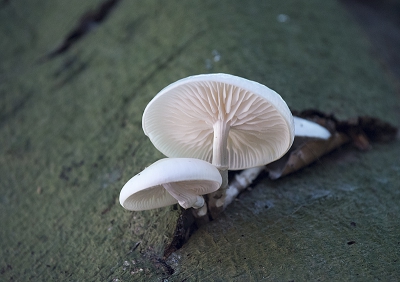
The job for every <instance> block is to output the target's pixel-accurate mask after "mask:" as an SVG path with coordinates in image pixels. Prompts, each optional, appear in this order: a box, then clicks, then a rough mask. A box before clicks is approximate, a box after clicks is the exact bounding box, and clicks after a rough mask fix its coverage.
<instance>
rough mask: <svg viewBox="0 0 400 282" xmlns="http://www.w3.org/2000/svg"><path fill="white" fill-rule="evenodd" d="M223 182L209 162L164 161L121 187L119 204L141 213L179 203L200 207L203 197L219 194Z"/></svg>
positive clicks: (191, 160) (183, 159) (187, 206)
mask: <svg viewBox="0 0 400 282" xmlns="http://www.w3.org/2000/svg"><path fill="white" fill-rule="evenodd" d="M221 183H222V179H221V175H220V173H219V172H218V170H217V169H216V168H215V167H214V166H213V165H211V164H210V163H208V162H206V161H203V160H199V159H190V158H168V159H161V160H159V161H157V162H155V163H154V164H152V165H150V166H149V167H147V168H146V169H145V170H143V171H142V172H140V173H139V174H137V175H135V176H134V177H132V178H131V179H130V180H129V181H128V182H127V183H126V184H125V185H124V187H123V188H122V190H121V193H120V196H119V201H120V204H121V205H122V206H123V207H124V208H125V209H127V210H133V211H141V210H149V209H155V208H160V207H165V206H169V205H173V204H176V203H179V204H180V205H181V206H182V207H183V208H185V209H187V208H190V207H193V208H201V207H202V206H203V205H204V199H203V197H202V196H201V195H204V194H208V193H211V192H214V191H216V190H217V189H218V188H219V187H220V186H221Z"/></svg>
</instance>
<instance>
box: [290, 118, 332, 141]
mask: <svg viewBox="0 0 400 282" xmlns="http://www.w3.org/2000/svg"><path fill="white" fill-rule="evenodd" d="M293 120H294V127H295V135H296V136H301V137H313V138H320V139H328V138H329V137H331V133H330V132H329V131H328V130H327V129H326V128H325V127H323V126H321V125H319V124H318V123H315V122H312V121H309V120H306V119H303V118H299V117H295V116H294V117H293Z"/></svg>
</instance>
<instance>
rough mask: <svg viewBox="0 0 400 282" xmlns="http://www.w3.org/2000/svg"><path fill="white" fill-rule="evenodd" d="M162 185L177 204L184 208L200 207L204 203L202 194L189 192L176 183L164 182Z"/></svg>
mask: <svg viewBox="0 0 400 282" xmlns="http://www.w3.org/2000/svg"><path fill="white" fill-rule="evenodd" d="M162 186H163V187H164V188H165V190H167V191H168V193H170V194H171V196H172V197H174V198H175V199H176V200H177V201H178V203H179V205H180V206H181V207H182V208H184V209H188V208H195V209H198V208H201V207H202V206H203V205H204V198H203V197H202V196H199V195H196V194H194V193H190V192H191V191H190V190H187V189H184V188H183V187H181V186H180V185H179V184H177V183H164V184H162Z"/></svg>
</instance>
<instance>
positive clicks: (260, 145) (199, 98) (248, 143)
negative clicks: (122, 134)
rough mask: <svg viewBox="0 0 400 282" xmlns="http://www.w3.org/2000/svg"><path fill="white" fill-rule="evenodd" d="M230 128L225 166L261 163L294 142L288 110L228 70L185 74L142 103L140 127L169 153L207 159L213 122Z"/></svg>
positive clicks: (258, 86) (276, 98)
mask: <svg viewBox="0 0 400 282" xmlns="http://www.w3.org/2000/svg"><path fill="white" fill-rule="evenodd" d="M218 120H223V121H226V123H227V124H228V126H229V128H230V129H229V137H228V139H227V147H228V148H227V150H228V152H227V154H228V168H229V169H231V170H237V169H245V168H249V167H254V166H259V165H264V164H267V163H270V162H272V161H274V160H276V159H279V158H280V157H281V156H282V155H283V154H285V153H286V152H287V151H288V149H289V148H290V146H291V145H292V143H293V139H294V125H293V117H292V114H291V112H290V110H289V108H288V106H287V105H286V103H285V102H284V101H283V99H282V98H281V96H280V95H279V94H277V93H276V92H275V91H273V90H271V89H269V88H268V87H266V86H264V85H262V84H260V83H257V82H254V81H250V80H247V79H244V78H241V77H237V76H233V75H229V74H203V75H196V76H190V77H187V78H184V79H181V80H178V81H177V82H175V83H172V84H171V85H169V86H167V87H166V88H164V89H163V90H161V92H159V93H158V94H157V95H156V96H155V97H154V98H153V100H152V101H151V102H150V103H149V104H148V105H147V107H146V109H145V111H144V113H143V120H142V121H143V130H144V133H145V134H146V135H147V136H148V137H149V138H150V140H151V141H152V142H153V144H154V146H155V147H156V148H157V149H158V150H159V151H161V152H162V153H163V154H165V155H166V156H168V157H190V158H198V159H202V160H206V161H208V162H211V161H212V158H213V156H212V154H213V137H214V129H213V126H214V124H215V123H216V122H217V121H218Z"/></svg>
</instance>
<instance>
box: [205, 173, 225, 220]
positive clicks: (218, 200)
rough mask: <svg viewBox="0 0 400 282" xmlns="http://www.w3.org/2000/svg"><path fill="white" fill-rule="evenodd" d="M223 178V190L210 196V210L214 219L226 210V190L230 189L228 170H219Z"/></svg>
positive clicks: (220, 189)
mask: <svg viewBox="0 0 400 282" xmlns="http://www.w3.org/2000/svg"><path fill="white" fill-rule="evenodd" d="M218 170H219V172H220V174H221V177H222V184H221V188H219V189H218V190H217V191H215V192H213V193H210V194H209V195H208V209H209V211H210V215H211V218H212V219H216V218H217V217H218V215H219V214H220V213H222V212H223V211H224V209H225V206H226V205H225V197H226V189H227V188H228V170H227V169H224V170H221V169H218Z"/></svg>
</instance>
